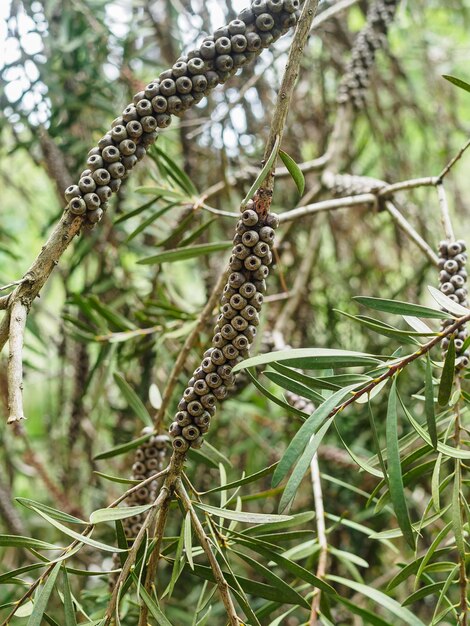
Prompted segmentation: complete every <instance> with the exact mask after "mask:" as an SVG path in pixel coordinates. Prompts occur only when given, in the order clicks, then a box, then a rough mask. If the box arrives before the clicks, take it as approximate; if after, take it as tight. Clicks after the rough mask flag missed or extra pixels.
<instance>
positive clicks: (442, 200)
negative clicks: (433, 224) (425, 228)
mask: <svg viewBox="0 0 470 626" xmlns="http://www.w3.org/2000/svg"><path fill="white" fill-rule="evenodd" d="M436 188H437V195H438V197H439V206H440V207H441V221H442V227H443V229H444V233H445V236H446V237H447V239H448V240H449V241H454V239H455V237H454V229H453V228H452V222H451V219H450V214H449V205H448V203H447V195H446V190H445V189H444V185H443V184H442V183H439V184H438V185H436Z"/></svg>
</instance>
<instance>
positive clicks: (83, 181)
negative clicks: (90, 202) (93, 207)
mask: <svg viewBox="0 0 470 626" xmlns="http://www.w3.org/2000/svg"><path fill="white" fill-rule="evenodd" d="M78 186H79V187H80V191H81V192H82V193H84V194H85V193H90V192H92V191H95V189H96V183H95V181H94V180H93V178H92V177H91V176H84V177H83V178H80V180H79V182H78Z"/></svg>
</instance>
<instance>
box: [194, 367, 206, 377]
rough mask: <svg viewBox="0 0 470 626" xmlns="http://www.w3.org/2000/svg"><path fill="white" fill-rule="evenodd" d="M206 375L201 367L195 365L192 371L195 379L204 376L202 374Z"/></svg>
mask: <svg viewBox="0 0 470 626" xmlns="http://www.w3.org/2000/svg"><path fill="white" fill-rule="evenodd" d="M205 375H206V372H205V370H203V369H202V367H200V366H199V367H196V369H195V370H194V372H193V377H194V378H195V379H196V380H199V379H200V378H204V376H205Z"/></svg>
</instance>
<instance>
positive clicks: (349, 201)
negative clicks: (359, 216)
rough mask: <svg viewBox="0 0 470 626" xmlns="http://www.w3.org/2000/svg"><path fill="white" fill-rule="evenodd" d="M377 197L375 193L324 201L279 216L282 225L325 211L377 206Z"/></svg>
mask: <svg viewBox="0 0 470 626" xmlns="http://www.w3.org/2000/svg"><path fill="white" fill-rule="evenodd" d="M376 203H377V197H376V195H375V194H373V193H361V194H359V195H357V196H347V197H345V198H335V199H334V200H323V201H322V202H315V203H314V204H307V205H305V206H300V207H297V208H296V209H292V210H291V211H285V212H284V213H281V214H280V215H279V221H280V223H281V224H283V223H284V222H290V221H292V220H296V219H299V218H301V217H306V216H307V215H315V214H316V213H322V212H324V211H332V210H335V209H346V208H348V207H354V206H360V205H363V204H373V205H374V204H376Z"/></svg>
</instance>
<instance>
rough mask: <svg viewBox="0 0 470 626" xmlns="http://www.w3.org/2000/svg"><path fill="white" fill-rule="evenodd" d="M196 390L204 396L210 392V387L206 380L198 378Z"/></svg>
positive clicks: (199, 394)
mask: <svg viewBox="0 0 470 626" xmlns="http://www.w3.org/2000/svg"><path fill="white" fill-rule="evenodd" d="M194 391H195V393H197V395H198V396H203V395H205V394H206V393H209V387H208V386H207V383H206V381H205V380H197V381H196V382H195V383H194Z"/></svg>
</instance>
